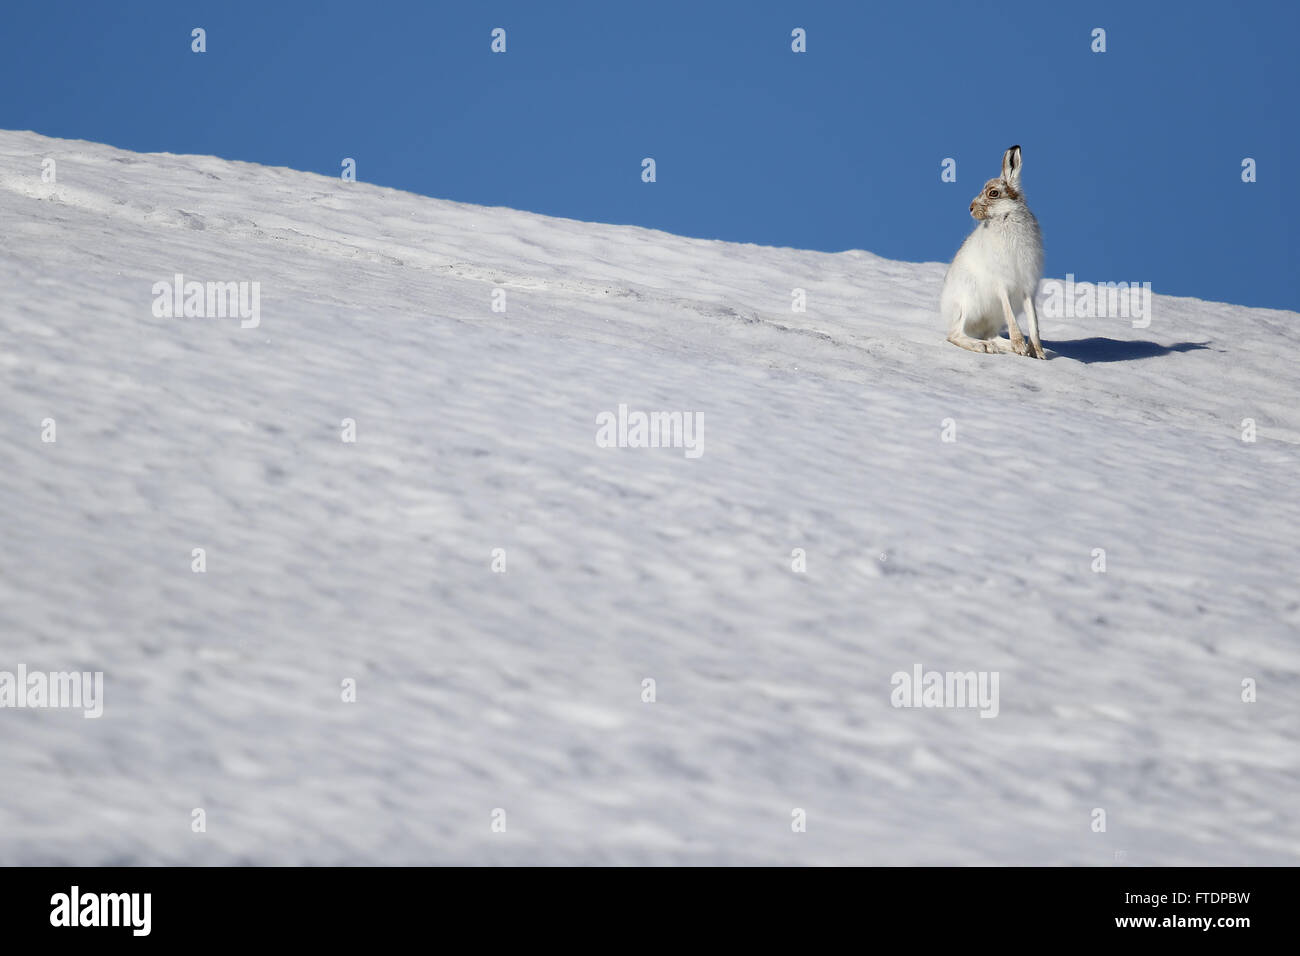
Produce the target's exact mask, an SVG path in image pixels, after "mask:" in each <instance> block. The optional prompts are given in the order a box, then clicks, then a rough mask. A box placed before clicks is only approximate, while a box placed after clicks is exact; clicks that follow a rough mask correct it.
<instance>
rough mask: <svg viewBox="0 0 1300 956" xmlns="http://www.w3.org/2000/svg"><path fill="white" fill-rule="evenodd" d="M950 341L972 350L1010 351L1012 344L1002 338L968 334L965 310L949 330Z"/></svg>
mask: <svg viewBox="0 0 1300 956" xmlns="http://www.w3.org/2000/svg"><path fill="white" fill-rule="evenodd" d="M948 341H949V342H951V343H952V344H953V345H956V346H960V347H961V348H964V349H970V350H971V351H972V352H992V353H994V354H996V353H998V352H1010V351H1011V346H1010V344H1008V343H1006V342H1003V341H1002V340H1001V339H977V338H975V337H974V336H971V335H967V334H966V313H965V312H963V313H962V316H961V319H960V321H958V322H954V323H953V326H952V328H951V329H950V330H949V331H948Z"/></svg>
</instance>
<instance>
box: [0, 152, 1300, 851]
mask: <svg viewBox="0 0 1300 956" xmlns="http://www.w3.org/2000/svg"><path fill="white" fill-rule="evenodd" d="M46 159H53V160H54V161H55V167H54V168H55V170H56V177H57V179H56V182H54V183H49V182H44V181H43V180H42V163H43V160H46ZM47 168H48V165H47ZM638 185H640V184H638ZM643 188H655V187H654V186H652V185H646V186H644V187H643ZM1031 199H1032V194H1031ZM963 209H964V201H963V202H962V203H959V204H958V205H957V210H956V211H955V213H954V220H953V225H952V230H953V232H952V237H951V239H952V246H953V249H954V250H955V249H956V247H957V245H958V244H959V242H960V241H961V239H962V235H963V232H964V230H965V229H966V228H967V226H968V222H967V221H965V220H964V219H963V218H962V215H963V214H962V210H963ZM0 224H2V225H0V476H2V477H0V482H2V483H0V527H2V528H3V547H0V671H15V670H16V669H17V668H18V667H19V665H22V666H25V667H26V668H27V669H28V670H29V671H37V670H40V671H65V670H84V671H102V672H103V674H104V700H103V706H104V712H103V716H102V717H100V718H98V719H86V718H84V717H83V716H82V713H81V712H80V711H73V710H68V709H30V708H28V709H13V708H6V709H0V862H3V863H81V864H109V863H194V864H204V863H236V862H254V863H349V862H355V863H372V864H373V863H619V864H622V863H736V864H742V863H770V864H784V863H794V864H837V863H854V864H922V863H924V864H935V863H940V864H949V863H951V864H976V863H995V864H1001V863H1035V864H1043V863H1066V864H1097V865H1114V864H1115V863H1116V861H1117V860H1119V861H1123V862H1127V863H1128V864H1137V865H1145V864H1197V863H1215V864H1248V863H1271V864H1296V863H1300V653H1298V651H1297V643H1298V637H1297V635H1298V634H1300V582H1298V579H1297V560H1296V558H1297V541H1300V495H1298V494H1297V493H1296V486H1297V482H1296V477H1297V443H1300V424H1298V423H1297V411H1298V406H1300V402H1298V401H1297V397H1298V395H1297V391H1298V390H1297V375H1296V371H1295V369H1296V352H1297V348H1300V315H1297V314H1295V313H1292V312H1280V311H1269V310H1263V309H1250V308H1243V307H1237V306H1232V305H1222V304H1217V303H1209V302H1201V301H1197V300H1193V299H1183V298H1171V297H1166V296H1160V295H1157V296H1155V299H1154V305H1153V319H1152V322H1151V325H1150V327H1149V328H1146V329H1135V328H1133V327H1132V324H1131V323H1130V322H1129V321H1128V320H1125V319H1086V320H1082V319H1075V320H1070V321H1063V320H1059V319H1056V320H1054V319H1051V318H1044V320H1043V338H1044V341H1045V343H1046V344H1047V346H1048V347H1049V349H1052V350H1054V351H1055V352H1056V353H1057V356H1056V357H1055V358H1053V359H1052V360H1051V361H1047V362H1037V361H1030V360H1027V359H1022V358H1019V357H1016V356H985V355H975V354H972V353H969V352H965V351H962V350H960V349H957V348H954V347H953V346H951V345H949V344H947V343H946V342H945V341H944V334H945V331H946V330H945V329H944V328H943V323H942V321H941V320H940V318H939V317H938V315H937V300H938V293H939V287H940V283H941V281H942V276H943V271H944V266H943V265H942V264H936V263H926V264H912V263H903V262H893V261H888V260H884V259H880V258H877V257H876V256H873V255H871V254H869V253H865V252H856V251H855V252H847V253H841V254H837V255H828V254H822V253H814V252H803V251H798V250H792V249H773V248H764V247H757V246H749V245H736V244H730V243H723V242H711V241H702V240H696V239H685V238H680V237H677V236H672V235H667V234H664V233H659V232H654V231H650V230H646V229H640V228H631V227H625V226H607V225H593V224H588V223H580V222H574V221H569V220H563V219H552V218H547V217H543V216H538V215H532V214H528V213H522V212H516V211H512V210H506V209H496V208H481V207H476V206H467V205H462V204H458V203H453V202H446V201H440V200H435V199H428V198H424V197H421V196H415V195H410V194H406V193H401V192H397V191H394V190H391V189H382V188H377V187H375V186H372V185H368V184H365V183H345V182H342V181H341V180H339V179H331V178H326V177H323V176H318V175H312V174H307V173H301V172H293V171H290V170H286V169H278V168H268V167H262V166H256V165H249V164H245V163H235V162H227V161H224V160H219V159H213V158H207V157H195V156H174V155H167V154H162V155H142V154H134V153H129V152H123V151H121V150H117V149H113V148H109V147H106V146H101V145H96V144H91V143H84V142H72V141H64V140H54V139H48V138H45V137H42V136H38V135H35V134H32V133H15V132H5V133H0ZM1044 225H1045V228H1046V232H1047V237H1048V243H1049V250H1048V253H1049V262H1050V256H1051V250H1050V242H1051V235H1052V231H1053V230H1059V229H1063V228H1068V227H1067V226H1066V225H1064V224H1059V223H1050V222H1049V223H1045V224H1044ZM1052 265H1053V266H1054V267H1060V266H1061V265H1062V264H1060V263H1053V264H1052ZM1062 271H1064V270H1062ZM178 273H179V274H182V275H183V276H184V277H185V281H190V280H194V281H198V282H203V283H207V282H226V281H230V282H258V283H260V314H259V317H258V318H259V323H258V324H257V325H256V327H247V328H245V327H241V325H247V324H250V323H241V321H240V320H239V319H238V318H175V317H173V318H160V317H157V315H156V314H155V299H156V298H157V296H156V295H155V292H154V291H153V290H154V286H155V284H156V283H162V282H168V283H170V282H173V280H174V276H175V275H176V274H178ZM1117 278H1123V277H1117ZM795 289H803V290H805V291H806V295H807V311H806V312H802V313H801V312H794V311H792V307H791V303H792V291H793V290H795ZM495 290H504V298H502V295H501V294H500V293H497V292H496V291H495ZM494 296H495V298H494ZM494 301H495V302H497V303H500V302H502V301H504V304H505V311H504V312H500V311H494V310H493V304H494ZM620 404H623V405H626V406H627V409H628V410H629V411H638V410H640V411H646V412H648V411H680V412H683V413H686V414H687V415H690V416H692V418H691V420H696V419H695V418H694V416H696V415H698V416H699V419H698V420H700V421H702V423H703V431H702V434H701V435H700V436H698V437H700V438H701V442H700V444H699V450H700V451H702V454H699V455H698V457H692V456H689V455H688V454H686V450H685V449H683V448H635V447H613V448H610V447H601V444H598V442H597V430H598V426H597V420H598V417H599V416H601V415H602V413H606V412H611V413H614V414H617V413H618V409H619V406H620ZM345 419H351V420H352V421H354V422H355V437H356V441H355V442H348V441H344V440H343V438H344V437H345V436H344V425H343V422H344V420H345ZM1244 419H1253V420H1254V422H1255V425H1256V428H1257V440H1256V441H1254V442H1250V441H1243V437H1242V436H1243V424H1242V423H1243V420H1244ZM50 420H52V423H53V428H54V433H53V437H55V439H56V440H54V441H52V442H51V441H44V440H42V439H43V437H50V435H49V434H48V432H49V431H50V427H51V426H50ZM945 420H951V421H950V422H948V423H947V425H945ZM945 433H946V435H947V437H953V436H954V434H955V441H945V440H944V438H945ZM200 548H201V549H203V558H204V560H205V561H206V571H205V572H204V573H195V572H194V570H192V567H193V565H194V562H195V561H196V560H198V559H196V557H195V555H194V551H195V549H200ZM496 549H501V550H500V551H497V550H496ZM796 549H802V554H803V555H804V560H806V571H805V572H799V571H796V570H794V567H795V566H796V565H798V564H799V561H800V557H799V555H798V554H797V553H796ZM1096 549H1104V552H1105V553H1104V560H1105V568H1106V570H1105V572H1104V573H1101V572H1099V571H1095V570H1094V567H1096V566H1098V561H1099V557H1098V556H1097V555H1096ZM502 562H504V569H505V570H504V573H500V566H501V563H502ZM494 564H496V565H497V569H496V570H494ZM916 665H921V666H922V667H923V668H924V669H925V670H931V669H933V670H938V671H961V672H966V671H977V672H996V673H997V674H998V675H999V677H1000V683H999V687H1000V691H999V701H998V713H997V716H996V718H994V719H983V718H982V717H981V716H980V713H979V712H978V711H977V710H975V709H970V708H966V709H925V708H900V707H894V706H893V705H892V704H891V692H892V691H893V686H892V684H891V680H892V675H894V674H895V673H896V672H900V671H901V672H906V673H911V672H912V671H913V668H914V667H915V666H916ZM647 679H652V680H653V681H654V682H655V683H654V692H655V699H654V701H653V702H645V701H643V687H644V686H645V685H644V684H643V682H644V681H646V680H647ZM1248 679H1249V680H1253V681H1255V682H1256V693H1257V697H1258V699H1257V700H1256V701H1254V702H1244V701H1243V699H1242V697H1243V681H1246V680H1248ZM348 680H355V682H356V684H355V686H356V700H355V702H345V701H344V700H343V696H344V693H345V691H344V688H343V684H344V682H345V681H348ZM196 808H201V809H202V810H203V811H204V813H205V819H206V832H194V830H193V828H192V825H191V821H192V819H193V812H194V811H195V809H196ZM1096 808H1100V809H1102V810H1104V811H1105V813H1106V818H1105V819H1106V830H1105V832H1094V830H1093V821H1094V819H1097V817H1096V815H1095V814H1094V809H1096ZM498 809H500V810H504V811H505V817H504V819H505V821H506V826H505V831H504V832H494V828H493V822H494V819H496V820H500V819H501V815H500V814H497V815H496V816H495V817H494V811H495V810H498ZM796 809H799V810H803V811H805V813H806V819H807V826H806V832H794V830H793V829H792V820H796V816H795V815H793V813H794V811H795V810H796Z"/></svg>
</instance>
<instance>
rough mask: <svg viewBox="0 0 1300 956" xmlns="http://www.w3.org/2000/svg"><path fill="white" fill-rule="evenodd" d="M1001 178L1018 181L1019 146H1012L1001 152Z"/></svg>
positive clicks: (1013, 181) (1011, 181)
mask: <svg viewBox="0 0 1300 956" xmlns="http://www.w3.org/2000/svg"><path fill="white" fill-rule="evenodd" d="M1002 178H1003V179H1004V180H1005V181H1007V182H1009V183H1018V182H1020V147H1019V146H1012V147H1011V148H1010V149H1008V150H1007V151H1006V152H1005V153H1003V154H1002Z"/></svg>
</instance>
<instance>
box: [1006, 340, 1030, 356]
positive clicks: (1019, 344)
mask: <svg viewBox="0 0 1300 956" xmlns="http://www.w3.org/2000/svg"><path fill="white" fill-rule="evenodd" d="M1011 351H1013V352H1015V353H1016V354H1017V355H1024V356H1026V357H1027V358H1034V347H1033V345H1031V344H1030V342H1029V339H1015V340H1014V341H1012V343H1011Z"/></svg>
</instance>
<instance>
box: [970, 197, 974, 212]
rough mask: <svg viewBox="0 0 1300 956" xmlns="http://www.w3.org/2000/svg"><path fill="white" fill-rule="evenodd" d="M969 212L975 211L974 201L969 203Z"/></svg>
mask: <svg viewBox="0 0 1300 956" xmlns="http://www.w3.org/2000/svg"><path fill="white" fill-rule="evenodd" d="M970 211H971V212H974V211H975V200H973V199H972V200H971V201H970Z"/></svg>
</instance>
